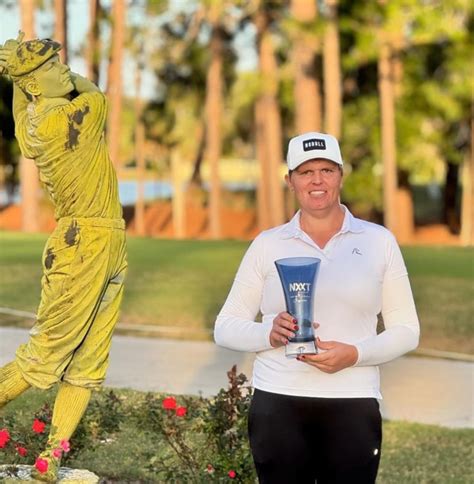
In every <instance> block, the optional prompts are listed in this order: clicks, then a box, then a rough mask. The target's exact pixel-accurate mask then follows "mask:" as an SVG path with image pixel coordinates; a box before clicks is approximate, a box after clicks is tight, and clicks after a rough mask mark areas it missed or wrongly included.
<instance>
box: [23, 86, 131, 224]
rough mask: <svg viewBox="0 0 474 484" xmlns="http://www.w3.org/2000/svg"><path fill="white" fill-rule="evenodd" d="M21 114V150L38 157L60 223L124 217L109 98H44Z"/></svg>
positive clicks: (92, 95)
mask: <svg viewBox="0 0 474 484" xmlns="http://www.w3.org/2000/svg"><path fill="white" fill-rule="evenodd" d="M17 98H18V96H17ZM15 112H16V116H15V130H16V136H17V139H18V141H19V144H20V148H21V151H22V153H23V154H24V155H25V156H26V157H28V158H33V159H34V161H35V164H36V166H37V167H38V170H39V175H40V179H41V182H42V183H43V184H44V186H45V187H46V189H47V191H48V194H49V196H50V198H51V200H52V202H53V203H54V205H55V209H56V210H55V217H56V219H60V218H62V217H106V218H115V219H118V218H121V217H122V207H121V205H120V200H119V195H118V183H117V176H116V174H115V169H114V167H113V165H112V162H111V160H110V157H109V154H108V151H107V146H106V144H105V139H104V127H105V121H106V117H107V100H106V97H105V96H104V94H102V93H101V92H96V91H94V92H86V93H82V94H80V95H79V96H77V97H76V98H75V99H73V100H72V101H68V100H67V99H65V98H56V99H42V100H40V101H38V102H36V103H29V104H28V106H27V107H26V106H25V107H24V109H16V110H15Z"/></svg>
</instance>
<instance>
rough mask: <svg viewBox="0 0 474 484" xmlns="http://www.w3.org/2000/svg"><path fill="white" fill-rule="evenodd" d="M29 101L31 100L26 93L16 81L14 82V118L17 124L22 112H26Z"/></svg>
mask: <svg viewBox="0 0 474 484" xmlns="http://www.w3.org/2000/svg"><path fill="white" fill-rule="evenodd" d="M29 102H30V100H29V99H28V97H27V96H26V94H25V93H24V92H23V91H22V90H21V89H20V88H19V87H18V86H17V85H16V83H13V119H14V120H15V124H18V121H19V119H20V116H21V115H22V114H26V108H27V106H28V103H29Z"/></svg>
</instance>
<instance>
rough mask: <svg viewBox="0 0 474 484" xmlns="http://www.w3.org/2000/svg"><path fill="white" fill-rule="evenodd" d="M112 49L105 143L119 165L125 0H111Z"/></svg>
mask: <svg viewBox="0 0 474 484" xmlns="http://www.w3.org/2000/svg"><path fill="white" fill-rule="evenodd" d="M112 23H113V29H112V49H111V60H110V63H109V70H108V79H107V96H108V98H109V105H110V111H109V118H108V123H107V144H108V147H109V151H110V157H111V159H112V162H113V163H114V164H115V166H116V167H117V168H119V167H121V160H120V117H121V114H122V59H123V46H124V37H125V2H124V0H114V2H113V20H112Z"/></svg>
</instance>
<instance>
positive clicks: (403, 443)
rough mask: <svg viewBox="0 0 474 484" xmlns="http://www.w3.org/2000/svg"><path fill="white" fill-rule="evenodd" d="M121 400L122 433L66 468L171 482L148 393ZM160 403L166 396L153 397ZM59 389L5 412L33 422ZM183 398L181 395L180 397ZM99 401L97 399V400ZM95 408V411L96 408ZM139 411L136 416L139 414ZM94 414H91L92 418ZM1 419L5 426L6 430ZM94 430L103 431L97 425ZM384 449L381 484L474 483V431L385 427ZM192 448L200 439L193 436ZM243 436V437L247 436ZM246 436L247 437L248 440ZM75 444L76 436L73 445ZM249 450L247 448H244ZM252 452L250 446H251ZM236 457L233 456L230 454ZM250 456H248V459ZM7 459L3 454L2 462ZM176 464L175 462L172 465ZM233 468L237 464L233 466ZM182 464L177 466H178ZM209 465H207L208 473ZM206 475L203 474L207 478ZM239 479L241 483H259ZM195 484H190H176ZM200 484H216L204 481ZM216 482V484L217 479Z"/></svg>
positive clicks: (112, 478)
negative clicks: (148, 412) (143, 423)
mask: <svg viewBox="0 0 474 484" xmlns="http://www.w3.org/2000/svg"><path fill="white" fill-rule="evenodd" d="M114 392H115V394H116V395H117V396H118V397H119V398H120V399H121V400H122V402H123V406H124V412H125V413H127V415H128V418H126V419H125V420H123V422H122V423H121V425H120V429H119V431H117V432H114V433H113V434H110V435H108V436H107V438H101V439H100V440H98V439H97V440H95V441H94V440H90V442H91V445H85V446H83V447H82V448H81V450H80V451H78V452H77V453H76V455H75V456H74V458H72V459H69V460H68V462H67V463H66V464H65V465H67V466H70V467H77V468H87V469H89V470H91V471H93V472H95V473H97V474H98V475H99V476H100V477H101V478H104V479H107V482H121V483H123V482H137V483H139V482H150V483H151V482H171V481H169V480H161V479H157V478H156V475H157V472H158V471H157V470H156V464H155V463H156V460H157V458H158V456H162V455H164V454H165V453H166V448H165V447H166V444H165V442H164V440H163V438H161V437H160V436H159V435H156V434H155V435H154V434H150V433H149V432H148V431H147V430H143V429H142V428H140V426H139V425H137V421H136V418H135V417H136V413H137V408H142V407H140V405H141V403H142V402H143V401H144V397H145V394H143V393H140V392H134V391H131V390H114ZM154 395H155V397H156V398H157V399H159V400H158V401H161V398H162V397H163V396H160V395H158V394H154ZM53 397H54V390H52V391H49V392H47V393H46V395H45V394H44V393H42V392H40V391H38V390H29V391H28V392H27V393H26V394H24V395H22V396H21V397H19V398H18V399H17V400H15V401H14V402H12V403H11V404H10V405H8V406H7V407H6V408H5V417H6V418H8V416H9V415H13V414H15V415H16V416H17V418H23V419H27V420H28V419H30V420H32V416H33V414H34V412H35V411H37V410H38V409H39V408H40V407H41V406H42V404H43V402H44V401H45V400H46V401H48V402H49V403H50V404H51V403H52V399H53ZM180 398H182V397H177V399H180ZM94 399H97V395H95V396H94ZM94 408H95V410H94ZM94 411H97V407H96V406H94V405H91V406H90V409H89V410H88V411H87V413H86V415H85V418H84V420H87V419H88V418H89V419H90V418H91V415H90V414H91V413H92V414H93V413H94ZM134 412H135V413H134ZM88 414H89V415H88ZM191 419H192V417H190V416H186V417H185V418H183V420H182V422H181V423H183V425H185V426H186V425H190V423H191ZM4 423H5V422H3V423H2V418H1V417H0V428H2V424H4ZM93 428H95V432H99V433H100V429H99V428H98V426H97V425H96V426H95V427H93ZM383 433H384V437H383V446H382V459H381V464H380V471H379V478H378V480H377V482H378V484H400V483H403V484H411V483H412V484H423V483H433V484H436V483H440V484H441V483H442V484H450V483H452V484H464V483H465V484H468V483H470V482H473V481H472V477H473V475H474V474H473V473H474V468H473V461H472V442H473V438H474V430H472V429H460V430H457V429H445V428H441V427H436V426H430V425H420V424H412V423H407V422H395V421H391V422H387V421H385V422H384V423H383ZM190 438H191V440H189V441H188V443H189V442H190V444H191V445H190V447H192V446H193V445H195V444H196V442H195V441H194V442H193V439H195V438H196V437H195V435H194V434H191V435H190ZM242 438H244V437H242ZM245 438H246V437H245ZM71 444H72V446H74V438H73V439H72V442H71ZM245 448H246V446H245ZM246 449H247V450H246V451H247V452H248V448H246ZM229 457H230V458H231V459H232V456H229ZM248 458H249V456H248ZM7 460H8V459H6V458H5V455H4V454H2V452H0V464H2V463H7V462H6V461H7ZM171 464H172V462H171ZM230 465H232V464H230ZM177 466H179V464H178V463H176V464H175V468H176V467H177ZM205 466H206V461H203V464H202V467H203V468H204V469H205ZM204 475H205V474H203V476H204ZM245 477H246V476H243V475H241V474H240V475H239V478H240V479H239V482H254V481H253V480H252V479H249V478H247V479H246V478H245ZM172 482H190V481H180V480H178V481H174V480H173V481H172ZM199 482H211V481H210V480H209V479H206V478H204V477H203V478H202V480H200V481H199ZM212 482H214V481H212Z"/></svg>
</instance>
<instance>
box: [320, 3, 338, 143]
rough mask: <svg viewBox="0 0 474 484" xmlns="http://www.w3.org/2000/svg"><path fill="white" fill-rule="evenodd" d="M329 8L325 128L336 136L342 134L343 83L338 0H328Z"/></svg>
mask: <svg viewBox="0 0 474 484" xmlns="http://www.w3.org/2000/svg"><path fill="white" fill-rule="evenodd" d="M326 6H327V9H328V14H327V23H326V30H325V32H324V54H323V62H324V101H325V103H324V129H325V131H326V133H329V134H332V135H333V136H335V137H336V138H340V136H341V123H342V84H341V61H340V52H339V31H338V18H337V6H338V1H337V0H326Z"/></svg>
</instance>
